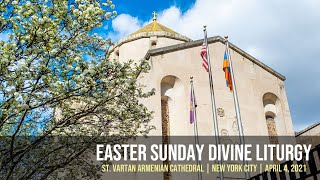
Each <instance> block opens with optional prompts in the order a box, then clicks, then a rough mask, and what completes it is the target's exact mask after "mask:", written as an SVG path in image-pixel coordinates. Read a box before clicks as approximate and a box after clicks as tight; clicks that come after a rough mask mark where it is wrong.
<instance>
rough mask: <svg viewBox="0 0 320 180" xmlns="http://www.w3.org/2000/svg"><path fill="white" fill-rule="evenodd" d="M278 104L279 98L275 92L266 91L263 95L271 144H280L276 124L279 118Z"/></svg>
mask: <svg viewBox="0 0 320 180" xmlns="http://www.w3.org/2000/svg"><path fill="white" fill-rule="evenodd" d="M277 105H279V98H278V97H277V96H276V95H275V94H273V93H266V94H264V95H263V106H264V113H265V114H264V116H265V119H266V124H267V128H268V135H269V140H270V143H271V144H278V143H279V140H278V132H277V126H276V119H277V107H276V106H277Z"/></svg>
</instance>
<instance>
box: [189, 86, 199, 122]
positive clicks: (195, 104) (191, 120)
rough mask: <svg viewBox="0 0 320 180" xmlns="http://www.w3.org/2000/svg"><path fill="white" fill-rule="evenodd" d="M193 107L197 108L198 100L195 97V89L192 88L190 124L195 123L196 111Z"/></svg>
mask: <svg viewBox="0 0 320 180" xmlns="http://www.w3.org/2000/svg"><path fill="white" fill-rule="evenodd" d="M193 107H197V102H196V98H195V97H194V91H193V87H191V93H190V124H193V123H194V118H195V117H194V111H195V109H194V108H193Z"/></svg>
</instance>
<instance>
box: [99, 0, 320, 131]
mask: <svg viewBox="0 0 320 180" xmlns="http://www.w3.org/2000/svg"><path fill="white" fill-rule="evenodd" d="M113 2H114V3H115V5H116V9H115V10H116V11H117V12H118V16H117V17H116V18H115V19H113V20H112V21H109V22H107V23H105V25H104V28H103V30H100V32H99V33H100V34H101V35H102V36H104V37H110V38H112V39H113V40H114V41H117V40H119V39H120V38H122V37H125V36H126V35H128V34H130V33H132V32H134V31H135V30H137V29H139V28H141V27H142V26H144V25H146V24H147V23H148V22H150V21H151V18H152V16H151V13H152V11H156V12H157V13H158V22H160V23H161V24H163V25H165V26H167V27H169V28H171V29H173V30H174V31H176V32H179V33H180V34H183V35H186V36H188V37H189V38H191V39H194V40H196V39H201V38H202V36H203V35H202V26H203V25H204V24H206V25H207V26H208V36H216V35H220V36H223V35H225V34H228V35H229V37H230V41H231V42H232V43H234V44H236V45H237V46H238V47H240V48H241V49H243V50H245V51H246V52H248V53H249V54H251V55H253V56H254V57H256V58H258V59H259V60H260V61H262V62H263V63H265V64H267V65H268V66H270V67H272V68H273V69H275V70H276V71H278V72H280V73H281V74H283V75H285V76H286V78H287V80H286V81H285V85H286V91H287V96H288V100H289V106H290V111H291V116H292V120H293V123H294V128H295V130H296V131H299V130H302V129H303V128H306V127H307V126H309V125H311V124H313V123H316V122H319V121H320V108H319V107H320V105H319V102H320V79H319V78H318V77H319V76H320V69H319V66H320V59H319V57H320V45H319V42H320V21H319V19H320V1H318V0H306V1H291V0H283V1H277V0H270V1H256V0H241V1H237V0H174V1H169V0H161V1H160V0H158V1H155V0H153V1H152V0H135V1H125V0H114V1H113Z"/></svg>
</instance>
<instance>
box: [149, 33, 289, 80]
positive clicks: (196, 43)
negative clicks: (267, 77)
mask: <svg viewBox="0 0 320 180" xmlns="http://www.w3.org/2000/svg"><path fill="white" fill-rule="evenodd" d="M217 42H221V43H225V39H224V38H222V37H221V36H214V37H210V38H208V44H212V43H217ZM202 44H203V39H199V40H196V41H191V42H186V43H181V44H176V45H172V46H166V47H161V48H156V49H151V50H149V51H148V52H147V54H146V55H145V57H144V58H145V59H149V58H150V57H151V56H156V55H160V54H166V53H170V52H174V51H178V50H182V49H188V48H192V47H197V46H201V45H202ZM229 47H230V48H231V49H232V50H234V51H236V52H237V53H239V54H240V55H242V56H243V57H245V58H247V59H249V60H250V61H252V62H253V63H255V64H256V65H258V66H259V67H261V68H262V69H264V70H266V71H268V72H269V73H271V74H272V75H274V76H276V77H277V78H279V79H281V80H282V81H285V80H286V77H285V76H283V75H282V74H280V73H279V72H277V71H275V70H274V69H272V68H271V67H269V66H267V65H266V64H264V63H262V62H261V61H259V60H258V59H256V58H255V57H253V56H251V55H250V54H248V53H246V52H245V51H243V50H242V49H240V48H239V47H237V46H235V45H234V44H232V43H230V42H229Z"/></svg>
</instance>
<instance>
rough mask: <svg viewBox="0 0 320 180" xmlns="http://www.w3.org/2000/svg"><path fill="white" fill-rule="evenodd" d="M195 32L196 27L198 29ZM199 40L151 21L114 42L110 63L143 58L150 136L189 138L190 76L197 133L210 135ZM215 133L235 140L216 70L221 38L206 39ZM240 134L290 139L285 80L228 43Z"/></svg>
mask: <svg viewBox="0 0 320 180" xmlns="http://www.w3.org/2000/svg"><path fill="white" fill-rule="evenodd" d="M199 31H201V29H200V28H199ZM202 43H203V39H200V40H195V41H194V40H191V39H189V38H188V37H186V36H183V35H180V34H178V33H176V32H175V31H173V30H171V29H169V28H167V27H165V26H163V25H161V24H160V23H158V22H157V21H156V17H155V16H154V18H153V22H151V23H150V24H148V25H146V26H145V27H143V28H141V29H139V30H137V31H136V32H134V33H132V34H130V35H129V36H127V37H125V38H123V39H121V40H120V41H119V42H117V43H116V44H114V45H113V46H112V47H111V48H110V51H109V58H110V59H117V60H119V61H121V62H126V61H128V60H130V59H131V60H140V59H143V58H145V59H148V60H149V62H150V65H151V70H150V72H149V73H148V74H144V75H143V76H141V77H140V79H139V81H140V83H142V84H144V85H146V86H147V87H146V90H150V89H152V88H155V90H156V91H155V92H156V93H155V95H154V96H151V97H150V98H148V99H147V100H145V101H144V104H145V105H146V106H147V107H148V108H149V109H150V110H151V111H154V119H153V121H152V122H151V124H152V125H154V126H155V127H156V130H155V131H152V132H151V135H170V136H175V135H193V133H194V132H193V126H192V125H190V123H189V110H190V77H191V76H192V77H193V79H194V89H195V97H196V99H197V105H198V106H197V119H198V129H199V135H210V136H211V135H214V133H213V132H214V131H213V128H214V127H213V121H212V111H211V100H210V88H209V79H208V74H207V72H206V70H205V69H204V68H203V67H202V65H201V63H202V59H201V56H200V50H201V45H202ZM208 49H209V51H210V58H211V64H212V67H211V69H212V75H213V79H214V82H213V83H214V91H215V101H216V106H217V112H218V116H217V118H218V125H219V134H220V135H229V136H237V135H238V134H239V132H238V126H237V122H236V113H235V108H234V102H233V94H232V92H230V91H229V89H228V87H226V82H225V77H224V72H223V69H222V66H223V60H224V51H225V39H224V38H222V37H220V36H215V37H210V38H208ZM230 55H231V57H232V61H233V69H234V76H235V82H236V85H237V93H238V98H239V105H240V112H241V118H242V125H243V130H244V135H258V136H287V135H290V136H293V135H294V131H293V125H292V120H291V116H290V111H289V106H288V100H287V96H286V91H285V87H284V80H285V77H284V76H283V75H281V74H280V73H278V72H276V71H275V70H273V69H272V68H270V67H268V66H266V65H265V64H263V63H262V62H260V61H259V60H257V59H256V58H254V57H252V56H251V55H249V54H247V53H246V52H244V51H243V50H241V49H240V48H238V47H237V46H235V45H233V44H231V43H230Z"/></svg>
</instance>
